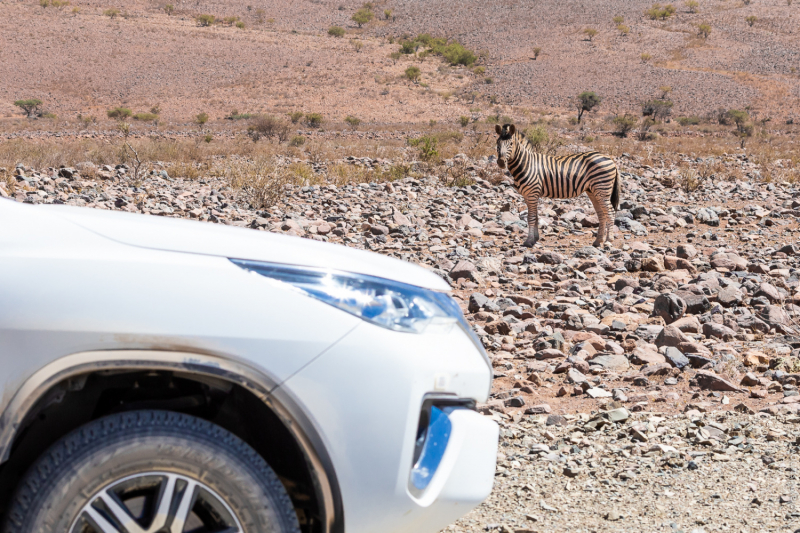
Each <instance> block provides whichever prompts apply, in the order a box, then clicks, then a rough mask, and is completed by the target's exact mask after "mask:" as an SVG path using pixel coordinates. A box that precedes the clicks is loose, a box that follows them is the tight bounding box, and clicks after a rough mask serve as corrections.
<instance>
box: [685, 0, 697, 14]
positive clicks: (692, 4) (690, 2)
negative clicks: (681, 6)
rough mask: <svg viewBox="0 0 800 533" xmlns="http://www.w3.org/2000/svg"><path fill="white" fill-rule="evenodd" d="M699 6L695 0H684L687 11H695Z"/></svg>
mask: <svg viewBox="0 0 800 533" xmlns="http://www.w3.org/2000/svg"><path fill="white" fill-rule="evenodd" d="M699 7H700V4H699V3H698V2H697V0H688V1H687V2H686V9H688V10H689V13H697V11H698V9H699Z"/></svg>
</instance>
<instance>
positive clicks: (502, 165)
mask: <svg viewBox="0 0 800 533" xmlns="http://www.w3.org/2000/svg"><path fill="white" fill-rule="evenodd" d="M497 166H498V167H500V168H506V160H505V159H500V158H497Z"/></svg>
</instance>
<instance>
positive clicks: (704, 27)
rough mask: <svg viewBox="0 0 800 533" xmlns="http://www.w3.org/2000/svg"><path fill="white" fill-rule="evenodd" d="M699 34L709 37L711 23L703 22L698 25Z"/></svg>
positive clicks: (705, 37)
mask: <svg viewBox="0 0 800 533" xmlns="http://www.w3.org/2000/svg"><path fill="white" fill-rule="evenodd" d="M697 35H699V36H700V37H702V38H703V39H708V36H709V35H711V25H710V24H706V23H705V22H704V23H703V24H700V25H698V26H697Z"/></svg>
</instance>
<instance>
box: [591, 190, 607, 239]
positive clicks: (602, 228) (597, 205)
mask: <svg viewBox="0 0 800 533" xmlns="http://www.w3.org/2000/svg"><path fill="white" fill-rule="evenodd" d="M587 195H588V196H589V200H591V201H592V206H593V207H594V212H595V213H597V219H598V221H599V222H600V224H598V226H597V238H596V239H595V240H594V242H593V243H592V246H594V247H596V248H597V247H600V246H602V244H603V242H604V241H605V240H606V229H607V228H608V225H607V222H606V218H607V217H608V213H607V211H606V210H605V209H604V203H603V201H602V200H600V199H599V198H597V196H596V195H595V193H587Z"/></svg>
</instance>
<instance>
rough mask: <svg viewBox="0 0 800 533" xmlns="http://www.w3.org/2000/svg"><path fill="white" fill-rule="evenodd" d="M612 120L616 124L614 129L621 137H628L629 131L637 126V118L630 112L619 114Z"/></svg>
mask: <svg viewBox="0 0 800 533" xmlns="http://www.w3.org/2000/svg"><path fill="white" fill-rule="evenodd" d="M611 122H612V123H613V124H614V131H615V132H616V134H617V135H619V136H620V137H627V136H628V133H629V132H630V131H631V130H632V129H633V128H634V127H635V126H636V118H635V117H634V116H633V115H630V114H628V113H626V114H624V115H617V116H616V117H614V120H612V121H611Z"/></svg>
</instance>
